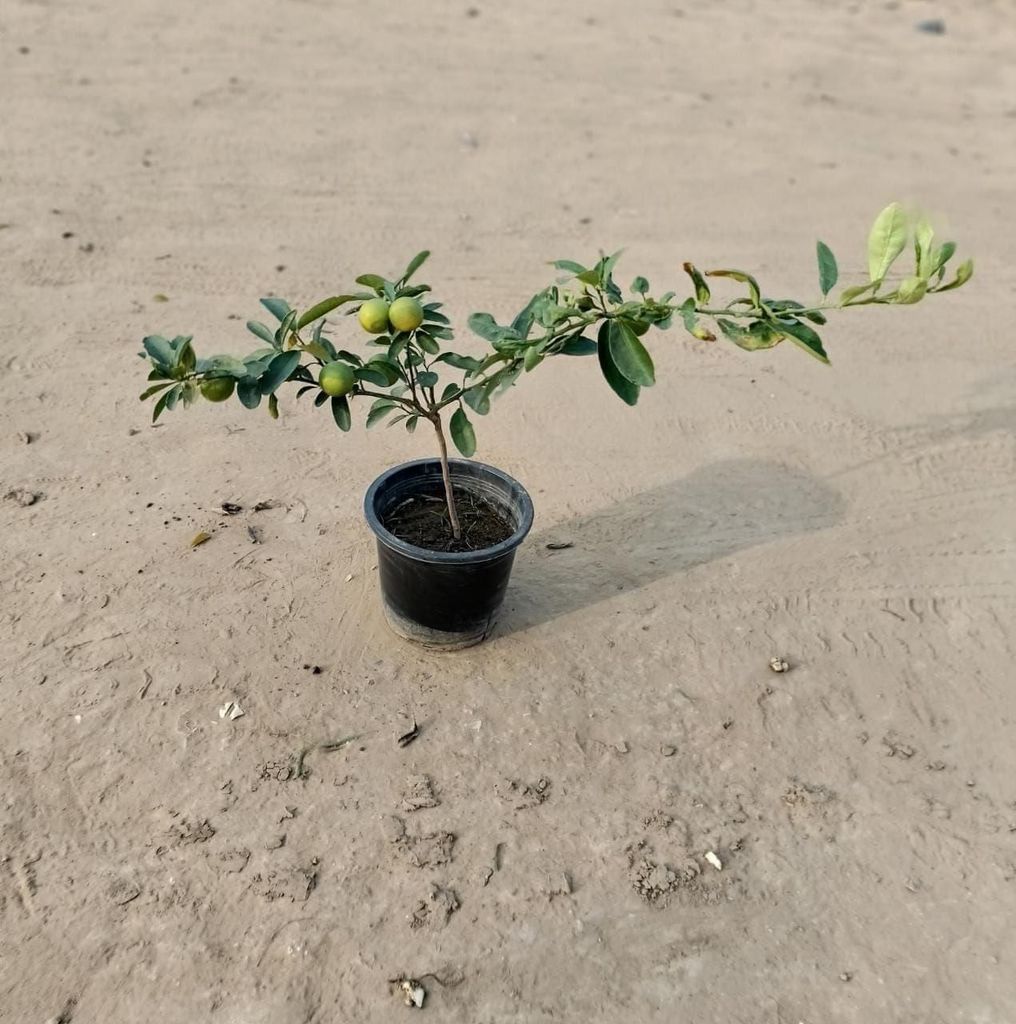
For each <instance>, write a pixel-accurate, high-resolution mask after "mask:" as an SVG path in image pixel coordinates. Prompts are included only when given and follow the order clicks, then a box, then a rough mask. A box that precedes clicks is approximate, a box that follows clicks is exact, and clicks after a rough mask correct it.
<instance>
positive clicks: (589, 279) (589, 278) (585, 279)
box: [575, 267, 602, 288]
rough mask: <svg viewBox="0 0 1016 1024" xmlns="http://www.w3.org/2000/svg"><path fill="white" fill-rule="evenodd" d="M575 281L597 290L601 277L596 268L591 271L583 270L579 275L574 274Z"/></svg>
mask: <svg viewBox="0 0 1016 1024" xmlns="http://www.w3.org/2000/svg"><path fill="white" fill-rule="evenodd" d="M575 280H576V281H581V282H582V283H583V284H591V285H592V286H593V287H594V288H599V286H600V282H601V281H602V276H601V274H600V270H599V268H598V267H597V268H594V269H593V270H583V271H582V273H581V274H576V275H575Z"/></svg>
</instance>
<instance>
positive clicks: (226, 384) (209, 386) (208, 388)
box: [201, 377, 236, 402]
mask: <svg viewBox="0 0 1016 1024" xmlns="http://www.w3.org/2000/svg"><path fill="white" fill-rule="evenodd" d="M235 387H236V381H235V380H233V378H232V377H208V378H206V379H205V380H203V381H202V382H201V395H202V397H203V398H207V399H208V401H209V402H225V401H226V399H227V398H231V397H232V395H233V389H234V388H235Z"/></svg>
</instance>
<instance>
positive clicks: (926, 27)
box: [915, 18, 945, 36]
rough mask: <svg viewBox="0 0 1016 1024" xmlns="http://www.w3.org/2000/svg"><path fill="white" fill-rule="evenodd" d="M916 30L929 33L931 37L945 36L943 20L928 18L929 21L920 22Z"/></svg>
mask: <svg viewBox="0 0 1016 1024" xmlns="http://www.w3.org/2000/svg"><path fill="white" fill-rule="evenodd" d="M915 28H916V29H917V31H918V32H927V34H928V35H930V36H944V35H945V22H944V21H943V20H942V19H941V18H928V19H927V21H919V22H918V23H917V25H916V26H915Z"/></svg>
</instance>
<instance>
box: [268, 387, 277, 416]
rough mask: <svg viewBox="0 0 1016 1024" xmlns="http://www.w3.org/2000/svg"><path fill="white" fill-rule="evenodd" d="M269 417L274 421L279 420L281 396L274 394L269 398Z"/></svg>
mask: <svg viewBox="0 0 1016 1024" xmlns="http://www.w3.org/2000/svg"><path fill="white" fill-rule="evenodd" d="M268 415H269V416H271V418H272V419H273V420H277V419H278V418H279V396H278V395H276V394H274V393H273V394H271V395H269V396H268Z"/></svg>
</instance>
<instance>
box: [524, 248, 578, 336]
mask: <svg viewBox="0 0 1016 1024" xmlns="http://www.w3.org/2000/svg"><path fill="white" fill-rule="evenodd" d="M576 266H578V264H576ZM549 293H550V289H549V288H545V289H544V290H543V291H542V292H537V293H536V294H535V295H534V296H533V297H532V298H531V299H530V300H529V301H528V302H527V303H526V304H525V306H524V307H523V308H522V309H521V310H519V312H518V313H517V314H516V315H515V318H514V319H513V320H512V323H511V328H512V330H513V331H514V332H515V334H516V335H517V336H518V337H519V338H520V339H523V338H528V337H529V331H530V329H531V328H532V326H533V320H535V319H536V310H537V309H538V307H539V306H540V305H541V304H542V303H544V302H546V301H547V297H548V295H549Z"/></svg>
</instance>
